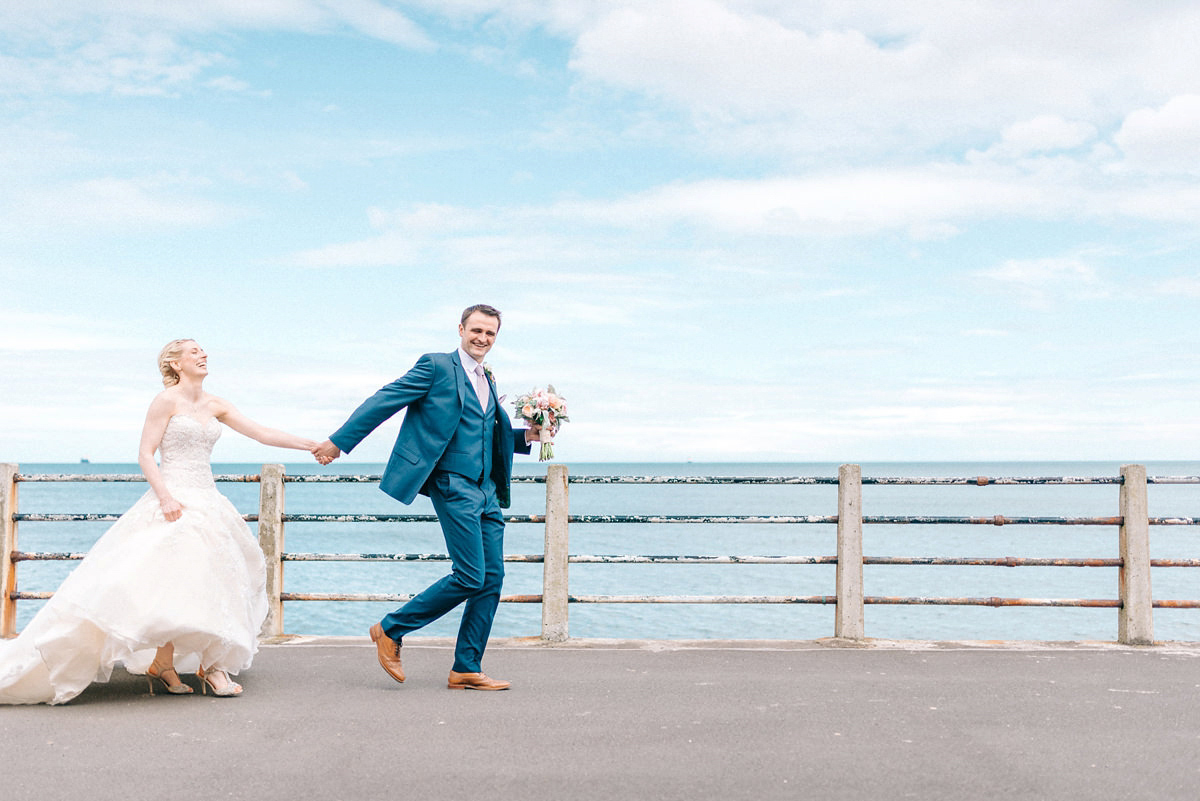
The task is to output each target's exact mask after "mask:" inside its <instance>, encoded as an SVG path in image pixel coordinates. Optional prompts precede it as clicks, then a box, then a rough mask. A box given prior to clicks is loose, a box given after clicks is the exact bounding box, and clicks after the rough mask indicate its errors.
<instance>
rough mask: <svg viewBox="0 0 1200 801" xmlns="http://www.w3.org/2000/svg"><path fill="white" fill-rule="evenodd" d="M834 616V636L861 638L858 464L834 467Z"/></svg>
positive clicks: (860, 540)
mask: <svg viewBox="0 0 1200 801" xmlns="http://www.w3.org/2000/svg"><path fill="white" fill-rule="evenodd" d="M837 560H838V562H837V620H836V623H835V624H834V632H833V633H834V636H835V637H839V638H842V639H847V640H861V639H863V637H864V636H865V634H864V628H865V627H864V623H863V543H862V467H860V466H859V465H856V464H844V465H842V466H841V467H839V468H838V524H837Z"/></svg>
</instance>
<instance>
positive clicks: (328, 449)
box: [312, 440, 342, 464]
mask: <svg viewBox="0 0 1200 801" xmlns="http://www.w3.org/2000/svg"><path fill="white" fill-rule="evenodd" d="M312 455H313V457H314V458H315V459H316V460H317V463H318V464H329V463H330V462H332V461H333V460H334V459H336V458H338V457H339V456H341V455H342V451H341V449H340V448H338V446H337V445H334V444H333V443H332V442H330V441H329V440H325V441H324V442H322V443H321V444H320V445H318V446H317V447H315V448H313V449H312Z"/></svg>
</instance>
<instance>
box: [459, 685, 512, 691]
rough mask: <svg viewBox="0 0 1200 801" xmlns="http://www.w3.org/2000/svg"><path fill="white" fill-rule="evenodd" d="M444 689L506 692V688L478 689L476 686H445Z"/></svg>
mask: <svg viewBox="0 0 1200 801" xmlns="http://www.w3.org/2000/svg"><path fill="white" fill-rule="evenodd" d="M509 686H512V685H509ZM446 689H447V690H485V691H487V690H491V691H493V692H499V691H500V690H507V689H508V687H480V686H479V685H477V684H447V685H446Z"/></svg>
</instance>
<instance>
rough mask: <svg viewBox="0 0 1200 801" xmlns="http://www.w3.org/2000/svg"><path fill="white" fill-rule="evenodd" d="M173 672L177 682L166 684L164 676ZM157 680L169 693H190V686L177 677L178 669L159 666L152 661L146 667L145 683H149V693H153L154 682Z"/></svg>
mask: <svg viewBox="0 0 1200 801" xmlns="http://www.w3.org/2000/svg"><path fill="white" fill-rule="evenodd" d="M171 673H174V674H175V680H176V681H177V682H178V684H168V683H167V679H166V677H167V676H168V675H169V674H171ZM156 680H157V681H159V682H160V683H161V684H162V686H163V688H164V689H165V690H166V691H167V692H168V693H170V694H171V695H190V694H191V692H192V688H191V687H189V686H187V685H186V684H184V683H183V679H181V678H179V671H177V670H175V668H174V667H173V666H172V667H166V668H164V667H159V666H158V665H155V664H154V663H153V662H152V663H151V664H150V667H148V668H146V683H147V684H149V685H150V694H151V695H154V682H155V681H156Z"/></svg>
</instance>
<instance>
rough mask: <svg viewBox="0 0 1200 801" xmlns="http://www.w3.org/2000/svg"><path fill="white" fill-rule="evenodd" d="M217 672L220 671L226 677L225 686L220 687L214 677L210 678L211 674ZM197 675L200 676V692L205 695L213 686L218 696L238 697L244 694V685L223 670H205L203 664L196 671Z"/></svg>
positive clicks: (214, 692) (214, 693)
mask: <svg viewBox="0 0 1200 801" xmlns="http://www.w3.org/2000/svg"><path fill="white" fill-rule="evenodd" d="M215 673H220V674H221V675H222V676H224V677H225V686H224V687H219V688H218V687H217V685H216V684H214V683H213V681H212V679H210V678H209V676H211V675H213V674H215ZM196 675H197V676H199V677H200V692H201V693H202V694H204V695H207V694H208V690H209V688H210V687H211V688H212V691H213V695H215V696H217V697H218V698H236V697H237V696H239V695H241V694H242V685H240V684H237V683H236V682H234V680H233V679H231V678H229V674H228V673H226V672H225V671H223V670H208V671H205V670H204V667H203V665H202V666H201V667H200V669H199V670H197V671H196Z"/></svg>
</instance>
